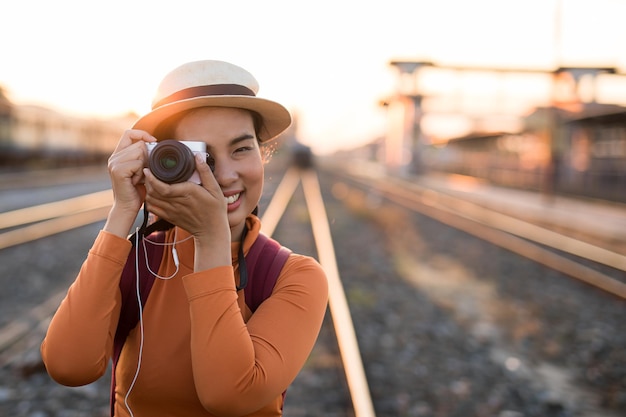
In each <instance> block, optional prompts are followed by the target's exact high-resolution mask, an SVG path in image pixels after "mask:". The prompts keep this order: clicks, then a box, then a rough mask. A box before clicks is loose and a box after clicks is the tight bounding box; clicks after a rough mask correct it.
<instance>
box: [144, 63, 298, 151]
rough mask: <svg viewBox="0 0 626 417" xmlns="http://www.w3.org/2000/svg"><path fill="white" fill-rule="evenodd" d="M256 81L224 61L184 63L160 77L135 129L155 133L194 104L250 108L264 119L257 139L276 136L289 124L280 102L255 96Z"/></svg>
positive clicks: (265, 139)
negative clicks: (144, 113)
mask: <svg viewBox="0 0 626 417" xmlns="http://www.w3.org/2000/svg"><path fill="white" fill-rule="evenodd" d="M258 90H259V84H258V82H257V81H256V79H255V78H254V77H253V76H252V74H250V73H249V72H248V71H246V70H244V69H243V68H240V67H238V66H236V65H233V64H230V63H228V62H223V61H210V60H209V61H195V62H189V63H187V64H183V65H181V66H180V67H178V68H176V69H174V70H173V71H171V72H170V73H169V74H167V75H166V76H165V78H163V80H162V81H161V84H160V85H159V88H158V89H157V93H156V95H155V97H154V99H153V100H152V111H151V112H150V113H148V114H146V115H144V116H143V117H141V118H140V119H139V120H137V121H136V122H135V125H134V126H133V128H134V129H141V130H145V131H147V132H148V133H154V130H155V129H156V127H157V126H158V125H159V124H160V123H161V122H163V121H164V120H165V119H167V118H168V117H170V116H172V115H174V114H176V113H179V112H181V111H184V110H189V109H193V108H196V107H234V108H239V109H247V110H253V111H255V112H257V113H258V114H259V115H260V116H261V118H262V119H263V127H262V129H261V132H260V133H259V135H258V136H259V140H260V141H261V142H266V141H268V140H270V139H273V138H275V137H276V136H278V135H279V134H280V133H282V132H283V131H284V130H285V129H287V128H288V127H289V125H290V124H291V116H290V115H289V111H288V110H287V109H286V108H285V107H283V106H282V105H280V104H278V103H276V102H274V101H271V100H267V99H263V98H259V97H257V96H256V94H257V92H258Z"/></svg>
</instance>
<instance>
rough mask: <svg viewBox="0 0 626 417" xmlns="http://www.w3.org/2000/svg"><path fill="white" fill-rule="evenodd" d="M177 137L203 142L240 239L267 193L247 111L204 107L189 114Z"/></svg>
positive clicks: (180, 123)
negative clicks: (264, 194) (248, 217)
mask: <svg viewBox="0 0 626 417" xmlns="http://www.w3.org/2000/svg"><path fill="white" fill-rule="evenodd" d="M175 134H176V136H175V138H176V139H177V140H181V141H183V140H184V141H202V142H204V143H206V145H207V152H208V153H209V155H210V156H211V158H212V159H213V160H214V162H215V170H214V171H213V174H214V176H215V179H216V180H217V182H218V184H219V185H220V188H221V189H222V193H223V194H224V198H226V199H227V200H228V222H229V225H230V228H231V229H232V230H233V231H234V232H236V234H233V236H239V235H240V232H241V231H242V230H243V226H244V223H245V220H246V217H247V216H248V215H249V214H250V213H252V211H253V210H254V208H255V207H256V206H257V204H258V203H259V200H260V198H261V193H262V191H263V174H264V168H263V159H262V157H261V151H260V149H259V143H258V140H257V137H256V133H255V130H254V123H253V118H252V114H251V113H250V112H249V111H247V110H242V109H231V108H224V107H202V108H199V109H196V110H193V111H191V112H190V113H188V114H187V115H185V116H184V117H183V118H182V119H181V120H180V121H179V123H178V125H177V126H176V130H175Z"/></svg>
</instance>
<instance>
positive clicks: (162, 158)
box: [148, 139, 196, 184]
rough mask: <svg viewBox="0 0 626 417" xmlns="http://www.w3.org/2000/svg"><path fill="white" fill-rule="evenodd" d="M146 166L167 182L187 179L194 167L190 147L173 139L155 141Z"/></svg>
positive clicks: (171, 182) (173, 182)
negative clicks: (155, 143)
mask: <svg viewBox="0 0 626 417" xmlns="http://www.w3.org/2000/svg"><path fill="white" fill-rule="evenodd" d="M148 166H149V168H150V171H152V173H153V174H154V176H155V177H157V178H158V179H159V180H161V181H163V182H166V183H168V184H175V183H178V182H184V181H187V180H188V179H189V178H190V177H191V175H192V174H193V172H194V170H195V169H196V164H195V162H194V155H193V152H192V151H191V149H189V148H188V147H187V146H185V145H184V144H182V143H180V142H178V141H176V140H173V139H168V140H164V141H162V142H159V143H157V145H156V146H155V147H154V149H152V151H151V152H150V156H149V158H148Z"/></svg>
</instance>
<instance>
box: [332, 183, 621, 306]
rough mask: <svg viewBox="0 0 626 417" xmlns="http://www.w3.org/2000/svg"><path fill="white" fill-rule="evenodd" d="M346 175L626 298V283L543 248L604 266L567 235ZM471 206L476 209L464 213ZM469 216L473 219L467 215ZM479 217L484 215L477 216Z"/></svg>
mask: <svg viewBox="0 0 626 417" xmlns="http://www.w3.org/2000/svg"><path fill="white" fill-rule="evenodd" d="M344 175H346V176H347V177H348V178H350V179H352V180H353V181H356V182H357V183H360V184H361V185H363V186H365V187H367V188H370V189H375V190H377V191H378V192H380V193H381V194H382V195H384V196H385V197H386V198H388V199H389V200H390V201H393V202H394V203H396V204H399V205H401V206H404V207H406V208H408V209H410V210H413V211H416V212H418V213H421V214H424V215H426V216H428V217H431V218H433V219H435V220H437V221H439V222H441V223H444V224H447V225H449V226H451V227H454V228H457V229H459V230H462V231H464V232H467V233H470V234H472V235H474V236H476V237H478V238H480V239H483V240H486V241H488V242H490V243H493V244H494V245H496V246H499V247H502V248H505V249H507V250H509V251H511V252H513V253H517V254H518V255H521V256H524V257H526V258H528V259H531V260H533V261H535V262H537V263H540V264H542V265H545V266H547V267H549V268H552V269H554V270H556V271H558V272H562V273H563V274H566V275H568V276H570V277H572V278H575V279H578V280H580V281H582V282H585V283H587V284H589V285H591V286H594V287H596V288H599V289H602V290H604V291H606V292H608V293H610V294H613V295H615V296H618V297H620V298H624V299H626V283H623V282H621V281H619V280H617V279H614V278H612V277H610V276H608V275H606V274H604V273H602V272H599V271H597V270H594V269H592V268H589V267H587V266H585V265H582V264H581V263H579V262H576V261H573V260H571V259H568V258H566V257H564V256H562V255H560V254H558V253H555V252H553V251H550V250H547V249H545V248H544V247H542V246H540V245H539V244H543V245H545V246H548V247H551V248H552V249H556V250H560V251H564V252H567V253H570V254H576V255H577V256H580V257H582V258H585V259H590V260H592V261H595V262H599V263H605V262H603V261H604V260H605V258H602V257H600V258H597V257H593V256H591V258H590V257H587V256H586V255H587V254H586V253H585V252H584V251H579V250H573V249H572V248H576V249H580V248H581V247H587V245H588V244H586V243H584V242H580V241H577V240H576V239H573V238H570V237H567V236H563V235H559V236H557V237H555V235H558V234H557V233H555V232H552V231H549V230H547V229H543V228H541V227H539V226H536V225H533V224H530V223H526V222H523V221H521V220H518V219H513V218H510V217H509V216H506V215H502V214H501V213H497V212H495V211H493V210H489V209H487V208H485V207H481V206H478V205H471V203H468V202H467V201H464V200H462V199H456V198H453V197H450V196H443V195H440V194H438V193H436V192H435V191H431V190H425V191H424V192H423V193H418V192H416V191H415V189H413V190H412V191H410V190H407V189H410V188H415V186H414V185H413V184H407V183H404V184H402V185H399V184H397V183H396V184H395V185H394V184H393V181H392V180H391V179H388V178H386V179H385V180H380V179H372V178H368V179H364V178H359V177H355V176H354V175H349V174H347V173H345V174H344ZM444 197H445V198H444ZM445 199H448V204H445V205H444V204H442V201H444V200H445ZM470 205H471V208H472V210H468V211H466V210H467V208H468V207H470ZM470 212H471V213H472V215H470V214H469V213H470ZM477 213H481V214H480V215H479V214H477ZM490 218H491V220H490ZM526 239H528V240H526ZM533 242H536V243H533ZM563 242H568V244H563ZM561 245H563V246H561ZM597 249H600V248H597ZM601 252H602V251H601V250H598V251H597V252H595V253H601ZM590 255H593V254H590ZM611 256H612V257H613V259H618V260H619V259H620V258H619V256H621V255H619V254H615V253H612V255H611ZM611 266H613V265H611ZM618 266H623V264H622V263H621V261H620V262H618V263H617V264H615V267H618ZM618 269H621V268H618ZM622 270H623V269H622Z"/></svg>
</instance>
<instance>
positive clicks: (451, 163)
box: [421, 103, 626, 203]
mask: <svg viewBox="0 0 626 417" xmlns="http://www.w3.org/2000/svg"><path fill="white" fill-rule="evenodd" d="M424 152H425V153H424V155H423V157H422V158H421V162H422V164H424V167H425V168H426V169H428V170H431V171H442V172H448V173H456V174H462V175H469V176H473V177H478V178H483V179H486V180H488V181H490V182H492V183H494V184H498V185H503V186H510V187H515V188H522V189H529V190H535V191H542V192H547V193H560V194H571V195H576V196H583V197H590V198H598V199H604V200H610V201H615V202H621V203H626V108H624V107H621V106H614V105H602V104H597V103H594V104H586V105H584V106H583V107H582V108H581V109H579V110H578V111H567V110H563V109H559V108H539V109H537V110H536V111H535V112H534V113H533V114H532V115H530V116H529V117H528V119H527V122H526V128H525V129H524V131H522V132H520V133H516V134H512V133H490V134H472V135H469V136H466V137H462V138H457V139H454V140H450V141H448V142H447V144H445V145H442V146H434V145H431V146H428V147H426V148H425V149H424Z"/></svg>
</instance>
